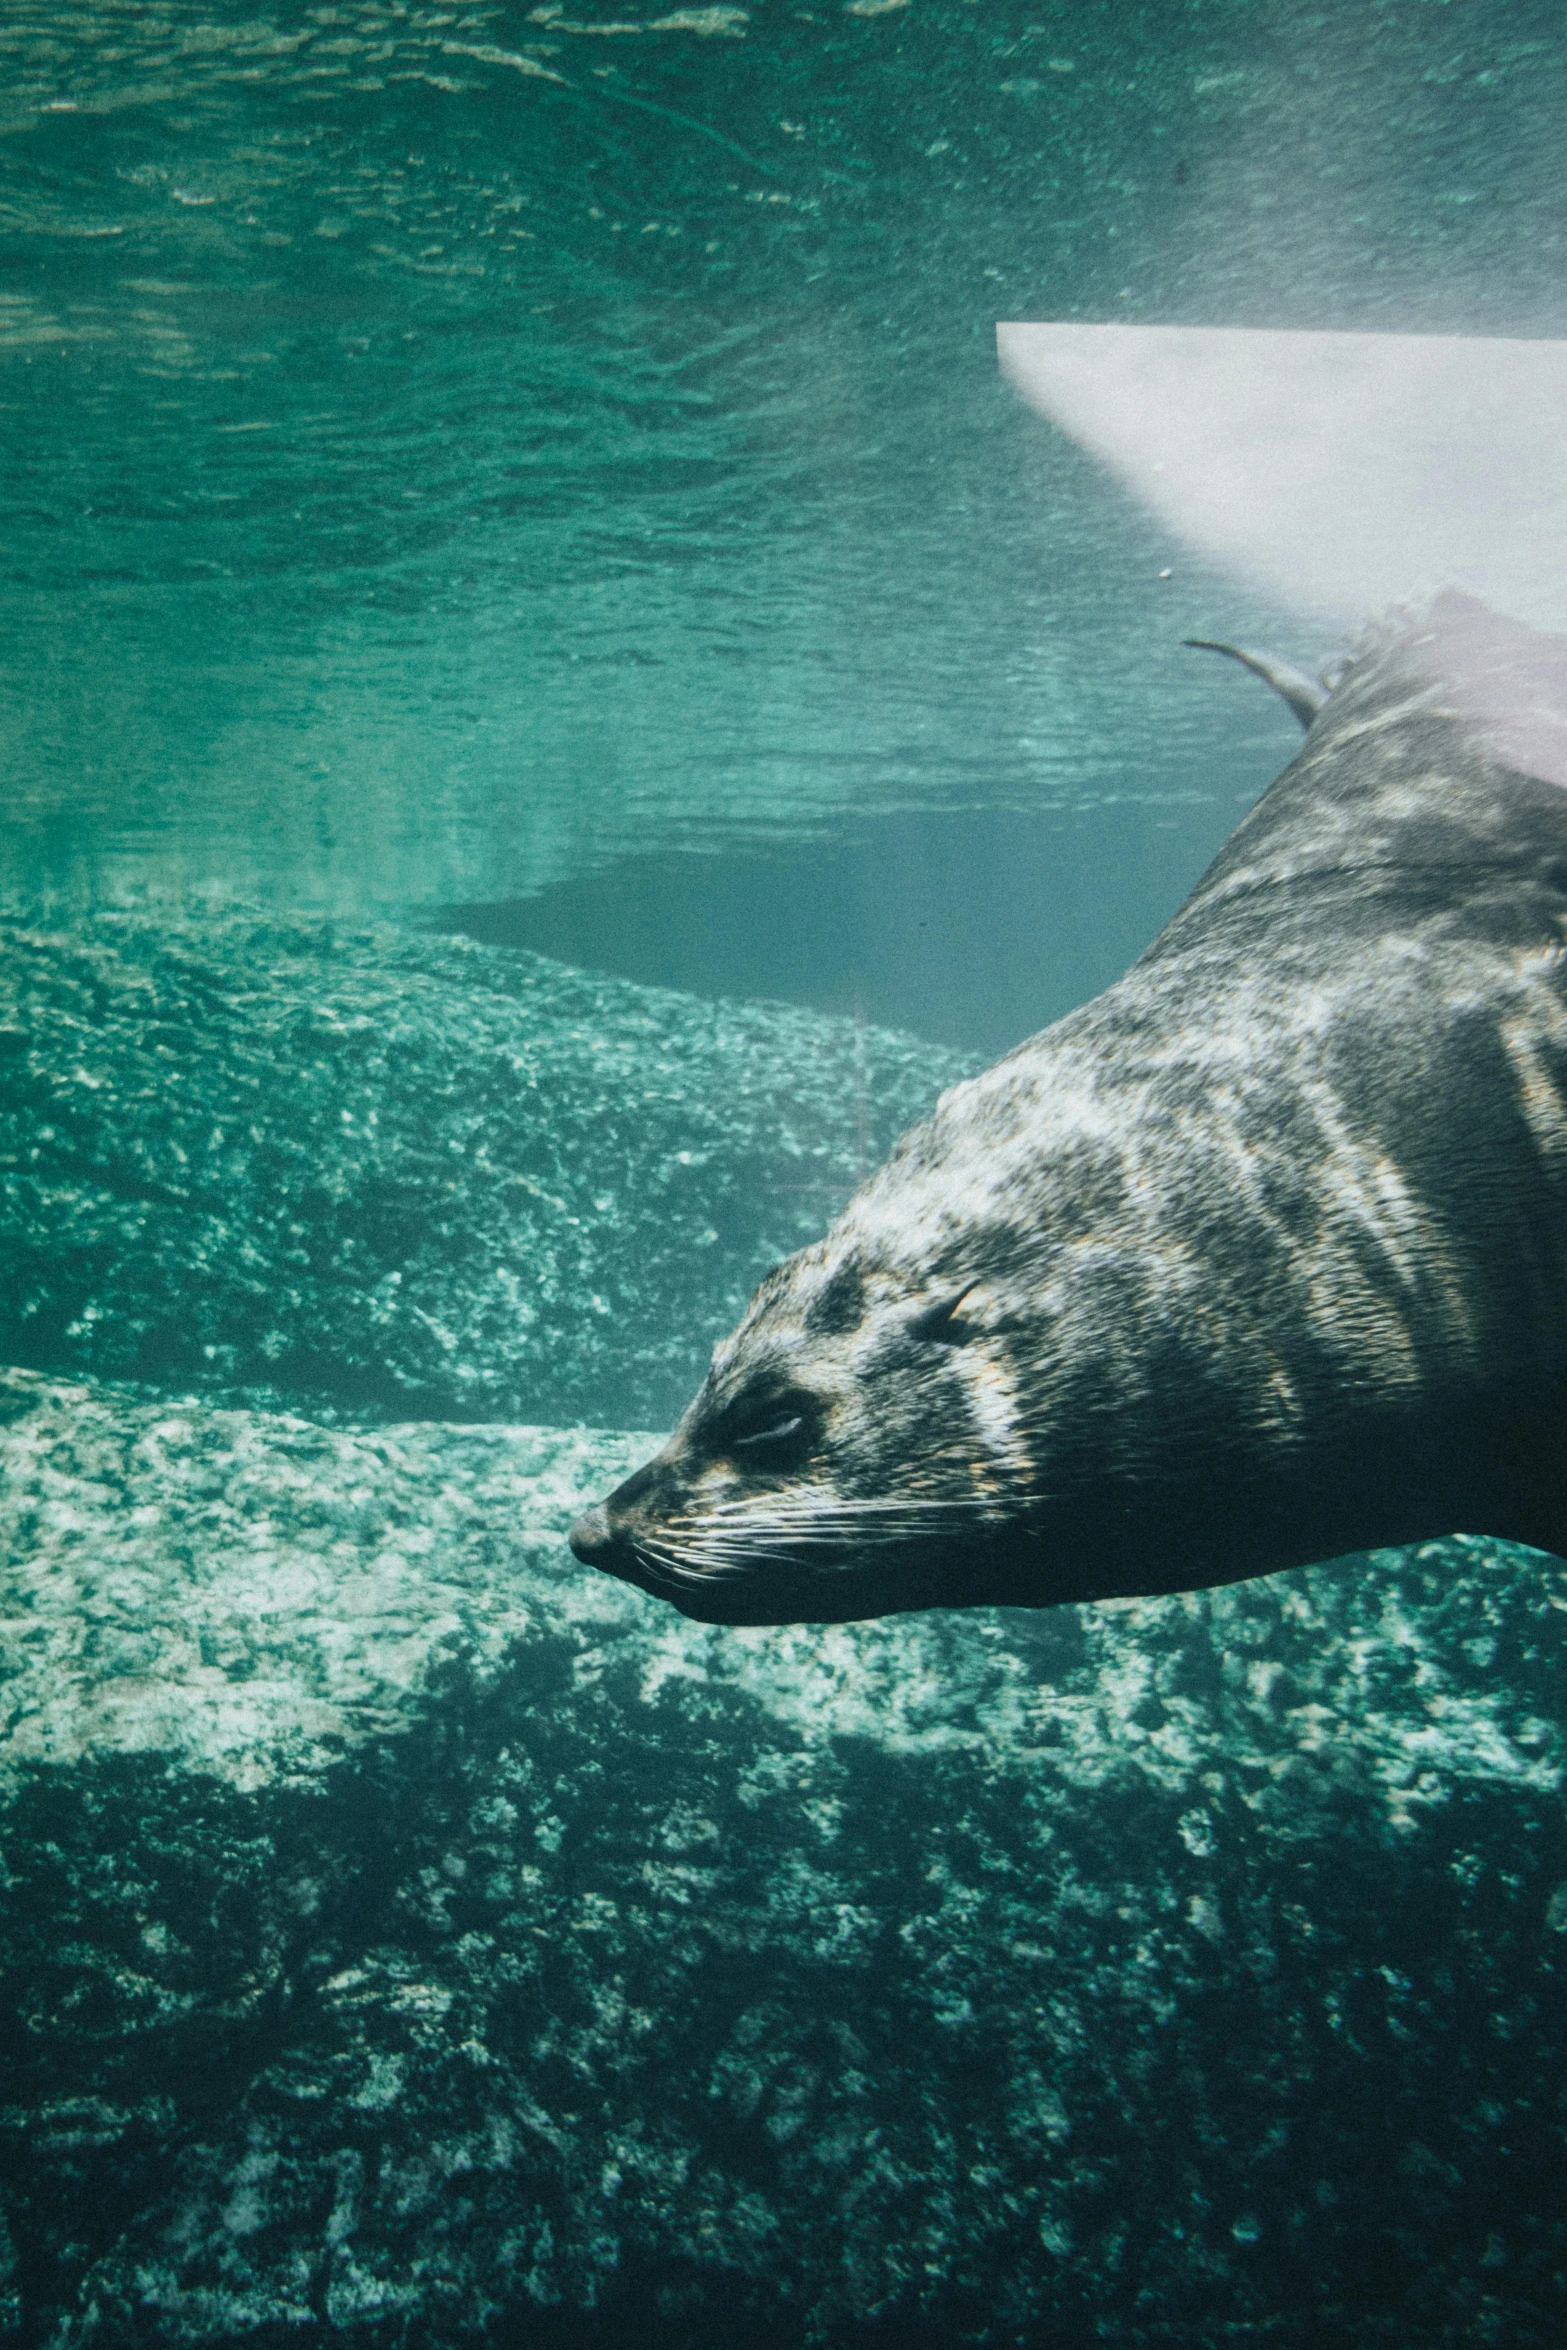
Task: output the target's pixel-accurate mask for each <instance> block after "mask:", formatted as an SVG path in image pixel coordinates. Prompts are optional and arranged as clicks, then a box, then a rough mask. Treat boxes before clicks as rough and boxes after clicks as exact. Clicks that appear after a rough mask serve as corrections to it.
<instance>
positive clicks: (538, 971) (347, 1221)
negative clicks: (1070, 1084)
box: [0, 913, 967, 1428]
mask: <svg viewBox="0 0 1567 2350" xmlns="http://www.w3.org/2000/svg"><path fill="white" fill-rule="evenodd" d="M966 1066H967V1064H966V1063H964V1062H963V1061H962V1060H960V1058H959V1057H958V1056H957V1055H956V1054H953V1053H947V1052H943V1051H942V1050H941V1049H940V1048H939V1047H936V1046H932V1045H928V1044H923V1043H921V1042H920V1041H919V1040H917V1039H916V1038H913V1037H907V1036H895V1035H892V1034H889V1033H888V1032H887V1031H886V1030H884V1029H876V1028H869V1027H864V1026H861V1025H858V1024H857V1023H855V1022H854V1021H851V1020H833V1019H827V1018H823V1017H822V1016H820V1015H818V1014H816V1013H812V1012H806V1011H800V1010H796V1009H793V1008H791V1007H790V1006H788V1005H785V1004H734V1003H709V1002H705V1001H703V1000H702V999H700V998H698V997H695V996H688V995H680V994H676V993H674V992H672V991H670V990H665V989H658V988H646V987H637V986H634V985H632V984H631V983H630V982H628V981H624V980H617V979H610V978H605V977H601V976H596V975H595V974H593V973H590V972H582V971H573V970H568V969H567V968H566V966H565V965H564V964H560V963H553V962H550V961H549V960H548V959H547V958H546V957H544V956H542V955H532V954H523V953H512V952H508V951H506V950H504V949H498V948H492V947H483V946H477V945H474V944H472V943H471V942H467V941H464V940H460V939H449V940H443V939H425V938H420V937H418V936H417V935H414V934H411V933H409V932H407V931H401V930H395V929H391V928H383V929H380V930H367V929H363V928H357V929H356V928H353V927H351V926H348V925H343V924H336V923H332V922H327V921H322V920H304V919H301V920H299V921H297V922H293V923H288V922H279V921H268V920H265V919H263V918H260V917H257V916H254V915H249V914H238V913H236V914H232V915H230V916H227V917H225V918H221V919H218V918H213V919H208V920H196V919H192V920H188V921H184V922H168V921H165V922H156V923H155V922H152V921H149V920H145V919H142V918H138V917H136V916H132V915H129V914H120V915H113V914H106V915H103V916H101V917H99V918H98V919H97V920H95V921H90V922H84V923H81V924H78V925H77V926H75V927H74V928H72V929H69V930H47V929H38V928H29V927H27V926H26V925H23V924H20V923H16V922H0V1264H3V1266H4V1268H5V1279H4V1281H3V1283H0V1362H10V1363H18V1364H23V1365H25V1366H27V1367H28V1368H30V1369H33V1370H39V1371H49V1372H53V1373H55V1374H56V1375H58V1376H65V1377H73V1376H74V1377H84V1378H89V1377H90V1378H97V1379H117V1380H134V1381H138V1382H140V1383H142V1384H144V1385H147V1386H150V1387H155V1388H158V1389H160V1390H167V1389H169V1388H176V1389H182V1390H195V1391H198V1392H201V1393H204V1394H206V1395H208V1396H210V1397H212V1398H214V1399H218V1398H222V1399H224V1400H227V1401H231V1402H240V1403H251V1404H261V1405H271V1406H282V1407H283V1408H287V1409H305V1410H309V1411H311V1412H312V1413H314V1414H315V1415H316V1416H318V1417H319V1416H321V1415H323V1414H325V1413H330V1414H331V1415H333V1416H342V1415H353V1416H354V1417H355V1418H357V1419H359V1420H361V1421H364V1420H368V1419H390V1418H409V1419H412V1418H420V1417H428V1418H431V1419H463V1420H518V1419H547V1420H552V1421H558V1420H564V1419H572V1418H576V1417H578V1416H581V1417H583V1418H585V1419H589V1420H598V1421H601V1422H603V1423H605V1424H607V1425H609V1426H611V1427H627V1428H636V1427H645V1426H647V1425H649V1424H650V1423H652V1424H660V1423H662V1424H665V1425H667V1424H668V1423H670V1422H671V1421H673V1419H674V1417H675V1415H676V1414H677V1412H679V1410H680V1409H681V1407H682V1406H683V1405H684V1404H685V1402H686V1400H687V1398H688V1397H689V1395H690V1394H691V1392H692V1390H693V1389H694V1387H695V1386H696V1383H697V1381H698V1380H699V1378H700V1376H701V1373H702V1371H703V1369H704V1368H705V1365H706V1358H707V1351H708V1349H709V1347H710V1346H711V1345H712V1342H713V1340H714V1338H715V1337H717V1336H718V1335H719V1333H720V1332H722V1331H724V1330H726V1329H728V1328H729V1327H730V1325H731V1324H732V1323H733V1322H734V1321H735V1320H737V1319H738V1316H739V1313H740V1309H741V1307H742V1306H743V1305H744V1303H745V1300H746V1298H747V1297H748V1296H749V1295H750V1293H751V1290H752V1289H753V1288H754V1287H755V1285H756V1283H757V1282H758V1281H759V1280H760V1278H761V1276H762V1274H763V1273H765V1272H766V1270H767V1269H768V1267H769V1266H770V1265H772V1264H774V1263H776V1261H777V1260H778V1258H779V1257H781V1256H786V1255H787V1254H788V1253H789V1251H790V1250H791V1249H794V1248H797V1247H799V1246H800V1245H801V1243H802V1242H804V1241H806V1240H808V1239H810V1238H811V1237H812V1236H813V1235H814V1234H815V1233H817V1232H820V1231H821V1229H822V1227H823V1226H824V1224H826V1222H827V1221H828V1219H829V1218H830V1217H831V1216H832V1215H833V1214H835V1213H836V1211H837V1209H838V1208H839V1207H840V1206H841V1205H842V1204H843V1202H844V1200H846V1199H847V1197H848V1195H849V1193H850V1192H851V1191H852V1190H853V1188H854V1186H855V1184H856V1183H857V1182H858V1181H859V1180H860V1179H861V1178H862V1177H863V1176H865V1175H867V1174H869V1172H870V1171H871V1169H872V1168H873V1167H874V1166H875V1165H877V1163H878V1162H879V1161H880V1160H881V1159H882V1158H883V1157H885V1155H886V1152H887V1150H888V1148H889V1146H890V1145H891V1143H892V1141H893V1139H894V1138H895V1136H896V1135H898V1134H899V1133H901V1131H902V1130H903V1128H904V1127H905V1126H908V1125H910V1124H912V1123H913V1121H914V1120H915V1119H916V1118H919V1117H922V1116H924V1115H925V1114H926V1112H927V1111H928V1110H929V1109H930V1108H931V1106H932V1105H933V1103H934V1102H935V1099H936V1096H937V1094H938V1093H939V1092H940V1090H941V1088H942V1086H943V1085H947V1084H950V1083H951V1082H952V1081H953V1079H954V1078H955V1077H956V1076H958V1075H960V1074H962V1072H963V1071H964V1069H965V1068H966Z"/></svg>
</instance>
